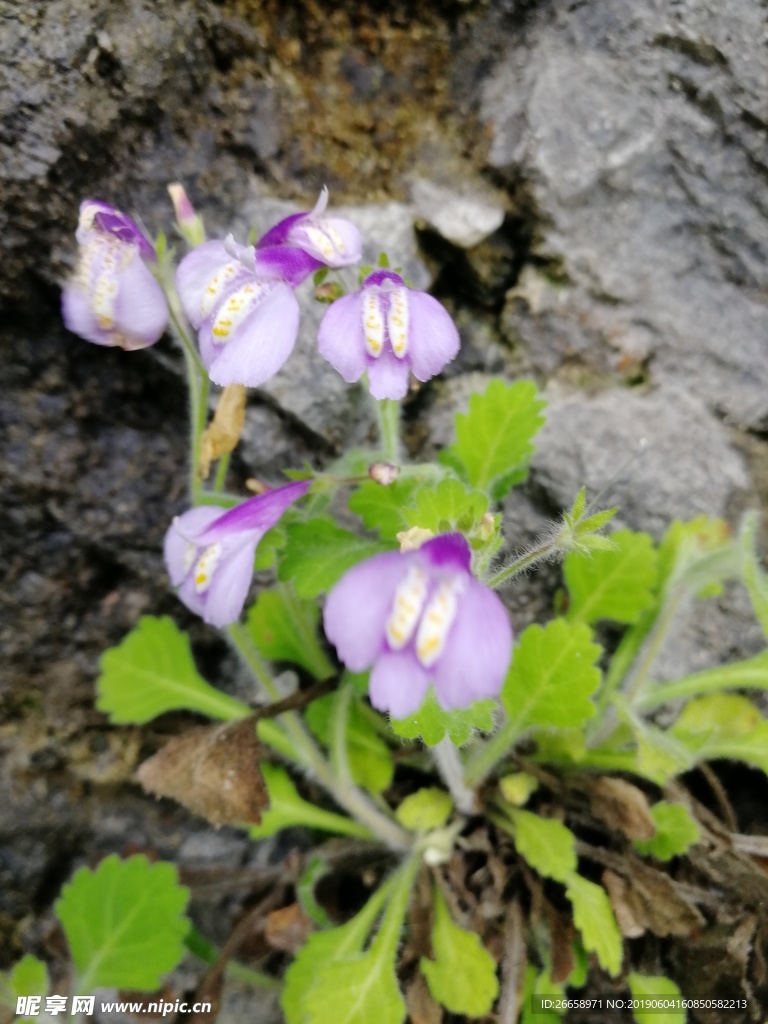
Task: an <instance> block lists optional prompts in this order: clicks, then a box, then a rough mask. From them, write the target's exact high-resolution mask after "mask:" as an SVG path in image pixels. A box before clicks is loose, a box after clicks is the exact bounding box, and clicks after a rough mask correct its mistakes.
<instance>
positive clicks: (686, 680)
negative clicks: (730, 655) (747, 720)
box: [637, 651, 768, 710]
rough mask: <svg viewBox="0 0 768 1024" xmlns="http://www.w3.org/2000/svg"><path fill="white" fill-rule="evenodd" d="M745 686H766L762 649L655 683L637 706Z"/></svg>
mask: <svg viewBox="0 0 768 1024" xmlns="http://www.w3.org/2000/svg"><path fill="white" fill-rule="evenodd" d="M749 689H752V690H768V651H762V652H761V653H760V654H756V655H755V657H754V658H747V660H746V661H737V662H735V663H734V664H732V665H718V666H717V667H716V668H709V669H705V670H704V671H703V672H693V673H692V674H691V675H689V676H684V677H683V678H682V679H676V680H675V681H674V682H671V683H661V684H658V685H657V686H656V687H655V688H654V689H652V690H651V691H650V692H649V693H647V694H646V695H645V696H644V697H643V698H642V700H640V701H638V704H637V706H638V707H640V708H642V709H643V710H647V709H648V708H654V707H657V706H658V705H659V704H666V703H667V702H668V701H672V700H679V699H680V698H681V697H699V696H702V695H704V694H706V693H710V692H712V691H718V690H749Z"/></svg>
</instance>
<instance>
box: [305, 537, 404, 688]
mask: <svg viewBox="0 0 768 1024" xmlns="http://www.w3.org/2000/svg"><path fill="white" fill-rule="evenodd" d="M410 564H411V561H410V559H409V558H404V557H403V556H402V555H401V554H400V553H399V552H398V551H387V552H385V553H383V554H381V555H374V556H373V558H368V559H366V561H364V562H360V564H359V565H355V566H353V567H352V568H351V569H350V570H349V571H348V572H346V573H345V574H344V575H343V576H342V577H341V579H340V580H339V582H338V583H337V584H336V586H335V587H334V588H333V589H332V590H331V592H330V594H329V595H328V599H327V600H326V602H325V610H324V612H323V628H324V630H325V635H326V636H327V637H328V639H329V640H330V641H331V643H332V644H333V645H334V647H335V648H336V650H337V652H338V655H339V658H340V660H341V661H343V662H344V664H345V665H346V666H347V668H348V669H349V670H350V671H351V672H362V671H363V669H366V668H368V667H369V665H372V664H373V662H374V661H375V660H376V658H377V657H378V655H379V654H380V653H381V652H382V651H383V649H384V636H385V629H386V625H387V618H388V616H389V613H390V611H391V609H392V602H393V601H394V597H395V591H396V590H397V586H398V584H399V583H400V581H401V580H402V579H403V578H404V577H405V575H406V573H407V572H408V568H409V566H410Z"/></svg>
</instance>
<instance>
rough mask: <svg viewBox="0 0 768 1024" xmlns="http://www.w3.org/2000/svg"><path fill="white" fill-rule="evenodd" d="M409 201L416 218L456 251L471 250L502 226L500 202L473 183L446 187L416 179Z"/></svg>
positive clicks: (445, 185)
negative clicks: (455, 246) (411, 202)
mask: <svg viewBox="0 0 768 1024" xmlns="http://www.w3.org/2000/svg"><path fill="white" fill-rule="evenodd" d="M411 199H412V200H413V205H414V206H415V208H416V212H417V214H418V215H419V217H421V218H422V219H423V220H424V221H426V223H427V224H429V226H430V227H432V228H434V230H435V231H437V232H438V234H440V235H442V237H443V238H444V239H446V241H448V242H452V243H453V244H454V245H457V246H458V247H459V248H460V249H471V248H472V247H473V246H475V245H477V244H478V243H479V242H482V241H483V239H485V238H488V236H489V235H492V234H493V233H494V231H498V229H499V228H500V227H501V225H502V224H503V223H504V215H505V204H504V202H503V201H502V200H500V199H499V197H498V196H494V195H493V193H491V192H490V189H488V188H487V187H486V188H484V187H482V185H479V184H478V183H476V182H475V181H468V182H463V181H461V180H460V181H459V182H455V181H454V182H452V183H451V184H446V183H443V182H440V181H434V180H432V179H430V178H421V177H417V178H414V179H413V181H412V182H411Z"/></svg>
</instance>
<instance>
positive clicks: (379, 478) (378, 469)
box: [368, 462, 400, 487]
mask: <svg viewBox="0 0 768 1024" xmlns="http://www.w3.org/2000/svg"><path fill="white" fill-rule="evenodd" d="M399 475H400V469H399V467H398V466H395V465H393V464H392V463H391V462H373V463H371V465H370V466H369V467H368V476H369V477H370V478H371V480H374V481H375V482H376V483H377V484H381V485H382V487H389V485H390V484H393V483H394V482H395V480H397V478H398V476H399Z"/></svg>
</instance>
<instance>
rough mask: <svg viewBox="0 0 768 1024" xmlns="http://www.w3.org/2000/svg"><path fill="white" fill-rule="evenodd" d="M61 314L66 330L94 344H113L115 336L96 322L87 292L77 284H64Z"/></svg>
mask: <svg viewBox="0 0 768 1024" xmlns="http://www.w3.org/2000/svg"><path fill="white" fill-rule="evenodd" d="M61 315H62V317H63V318H64V324H65V326H66V328H67V330H68V331H72V333H73V334H77V335H79V336H80V337H81V338H84V339H85V340H86V341H90V342H93V344H94V345H114V344H115V338H114V336H110V334H109V332H108V331H105V330H103V329H102V328H101V327H99V326H98V324H97V323H96V318H95V316H94V315H93V310H92V309H91V302H90V298H89V295H88V292H87V291H86V290H85V289H84V288H81V287H80V286H79V285H75V284H72V283H70V284H66V285H64V288H63V290H62V293H61Z"/></svg>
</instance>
